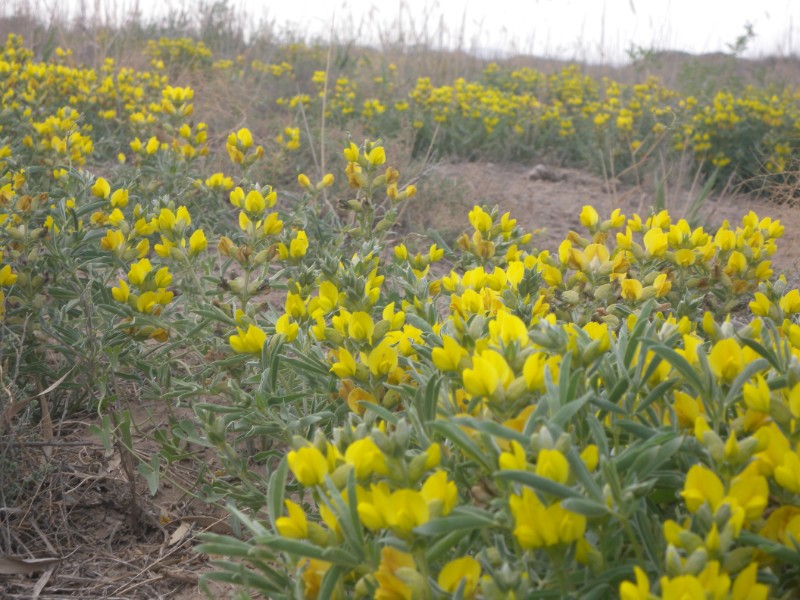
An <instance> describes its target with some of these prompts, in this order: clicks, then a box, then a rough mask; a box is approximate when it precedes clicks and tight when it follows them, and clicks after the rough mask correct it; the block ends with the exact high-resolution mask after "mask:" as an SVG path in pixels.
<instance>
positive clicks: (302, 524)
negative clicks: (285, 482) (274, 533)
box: [275, 500, 308, 540]
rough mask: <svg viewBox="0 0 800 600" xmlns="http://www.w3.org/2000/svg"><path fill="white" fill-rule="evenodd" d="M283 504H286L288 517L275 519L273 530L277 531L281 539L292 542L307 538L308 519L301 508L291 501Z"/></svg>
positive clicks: (285, 501)
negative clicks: (292, 540)
mask: <svg viewBox="0 0 800 600" xmlns="http://www.w3.org/2000/svg"><path fill="white" fill-rule="evenodd" d="M284 504H286V510H287V511H288V512H289V516H288V517H279V518H277V519H275V528H276V529H277V530H278V533H279V534H281V535H282V536H283V537H287V538H291V539H294V540H302V539H304V538H307V537H308V519H307V518H306V513H305V511H304V510H303V508H302V507H301V506H300V505H299V504H295V503H294V502H292V501H291V500H284Z"/></svg>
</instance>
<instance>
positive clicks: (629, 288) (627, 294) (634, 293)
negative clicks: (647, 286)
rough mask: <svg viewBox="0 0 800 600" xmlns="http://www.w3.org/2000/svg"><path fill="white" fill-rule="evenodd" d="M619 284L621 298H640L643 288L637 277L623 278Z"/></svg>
mask: <svg viewBox="0 0 800 600" xmlns="http://www.w3.org/2000/svg"><path fill="white" fill-rule="evenodd" d="M651 231H653V230H651ZM620 285H621V286H622V298H623V300H628V301H629V302H635V301H637V300H640V299H641V298H642V291H643V290H644V288H643V286H642V282H641V281H639V280H638V279H623V280H622V282H621V284H620Z"/></svg>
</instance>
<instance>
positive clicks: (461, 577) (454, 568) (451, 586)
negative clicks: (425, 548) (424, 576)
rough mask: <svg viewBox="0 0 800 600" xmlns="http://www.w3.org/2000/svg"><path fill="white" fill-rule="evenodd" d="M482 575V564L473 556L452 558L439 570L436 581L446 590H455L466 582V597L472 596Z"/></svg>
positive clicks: (449, 591) (464, 588)
mask: <svg viewBox="0 0 800 600" xmlns="http://www.w3.org/2000/svg"><path fill="white" fill-rule="evenodd" d="M480 577H481V564H480V563H479V562H478V561H477V560H475V559H474V558H472V557H471V556H464V557H462V558H456V559H454V560H451V561H450V562H448V563H447V564H446V565H444V566H443V567H442V570H441V571H439V577H438V578H437V579H436V582H437V583H438V584H439V587H440V588H442V589H443V590H444V591H445V592H448V593H452V592H455V591H456V590H457V589H458V587H459V585H461V582H462V581H463V582H464V587H463V590H464V597H465V598H470V597H471V596H472V594H474V593H475V590H476V589H477V587H478V582H479V581H480Z"/></svg>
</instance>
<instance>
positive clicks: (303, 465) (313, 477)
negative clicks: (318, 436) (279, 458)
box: [286, 446, 328, 487]
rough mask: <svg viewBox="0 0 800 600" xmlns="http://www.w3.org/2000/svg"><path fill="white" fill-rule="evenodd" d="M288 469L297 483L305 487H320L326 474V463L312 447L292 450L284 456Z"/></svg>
mask: <svg viewBox="0 0 800 600" xmlns="http://www.w3.org/2000/svg"><path fill="white" fill-rule="evenodd" d="M286 460H287V462H288V463H289V468H290V469H291V470H292V473H293V474H294V476H295V478H296V479H297V481H299V482H300V483H301V484H302V485H304V486H306V487H313V486H316V485H321V484H322V483H323V482H324V481H325V475H327V474H328V461H327V460H326V458H325V455H324V454H322V452H320V451H319V450H317V448H315V447H314V446H304V447H302V448H300V449H299V450H292V451H291V452H289V454H288V455H287V456H286Z"/></svg>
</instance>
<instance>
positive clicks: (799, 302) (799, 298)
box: [778, 290, 800, 314]
mask: <svg viewBox="0 0 800 600" xmlns="http://www.w3.org/2000/svg"><path fill="white" fill-rule="evenodd" d="M778 305H779V306H780V307H781V310H782V311H783V312H784V313H787V314H794V313H800V291H798V290H791V291H790V292H788V293H787V294H785V295H784V296H782V297H781V299H780V300H779V301H778Z"/></svg>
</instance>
